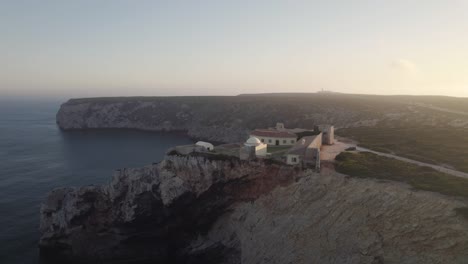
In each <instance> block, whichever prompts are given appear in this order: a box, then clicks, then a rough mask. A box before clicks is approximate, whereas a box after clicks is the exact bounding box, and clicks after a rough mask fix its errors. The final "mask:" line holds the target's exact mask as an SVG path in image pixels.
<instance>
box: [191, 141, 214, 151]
mask: <svg viewBox="0 0 468 264" xmlns="http://www.w3.org/2000/svg"><path fill="white" fill-rule="evenodd" d="M195 145H196V146H200V147H203V148H204V149H205V150H208V151H212V150H213V149H214V146H213V144H211V143H209V142H205V141H198V142H197V143H195Z"/></svg>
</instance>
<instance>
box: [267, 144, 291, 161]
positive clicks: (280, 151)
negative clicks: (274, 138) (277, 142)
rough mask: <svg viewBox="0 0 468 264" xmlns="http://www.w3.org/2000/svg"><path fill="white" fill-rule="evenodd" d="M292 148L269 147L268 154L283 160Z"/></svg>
mask: <svg viewBox="0 0 468 264" xmlns="http://www.w3.org/2000/svg"><path fill="white" fill-rule="evenodd" d="M290 148H291V146H268V147H267V152H268V153H271V157H272V158H281V157H282V156H283V155H284V154H286V152H287V151H288V150H289V149H290Z"/></svg>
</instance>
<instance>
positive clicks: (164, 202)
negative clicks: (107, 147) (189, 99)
mask: <svg viewBox="0 0 468 264" xmlns="http://www.w3.org/2000/svg"><path fill="white" fill-rule="evenodd" d="M298 176H299V175H298V173H297V170H296V169H294V168H292V167H283V166H279V165H275V164H269V165H268V164H265V163H264V162H255V161H251V162H244V161H240V160H238V159H236V158H227V157H225V156H210V155H208V156H206V155H205V156H168V157H167V159H165V160H164V161H163V162H161V163H159V164H155V165H151V166H147V167H144V168H138V169H123V170H120V171H117V172H116V173H115V175H114V177H113V179H112V181H111V182H110V183H109V184H108V185H107V186H102V187H97V186H89V187H82V188H79V189H73V188H64V189H57V190H54V191H52V192H51V193H50V194H49V195H48V197H47V199H46V201H45V202H44V203H43V204H42V206H41V223H40V231H41V233H42V236H41V239H40V242H39V246H40V249H41V255H42V256H43V257H44V258H45V259H49V260H50V259H54V260H60V261H68V262H69V261H72V260H73V261H76V262H79V263H90V262H97V261H101V262H102V261H103V262H105V261H109V262H112V261H116V260H119V261H122V262H124V261H126V260H128V261H146V260H148V261H162V262H163V263H186V262H187V261H188V260H189V259H190V256H185V255H184V254H183V253H181V252H182V251H183V248H185V247H186V246H187V245H188V243H189V242H190V241H192V240H194V239H196V237H197V236H199V235H201V234H203V233H206V232H208V230H209V229H210V227H211V225H212V223H213V222H214V221H215V220H216V219H217V218H218V217H219V216H221V215H223V214H225V213H226V212H228V211H229V210H230V209H231V206H232V205H233V204H234V203H239V202H246V201H253V200H255V199H257V198H258V197H259V196H260V195H262V194H264V193H267V192H269V191H271V190H272V189H273V188H274V187H276V186H278V185H286V184H288V183H290V182H292V181H294V180H295V179H296V177H298ZM217 250H218V251H219V252H222V251H223V250H224V251H226V252H227V251H230V250H231V249H230V248H225V247H223V248H219V247H218V248H217ZM232 250H237V249H232ZM206 263H217V262H216V261H213V262H206Z"/></svg>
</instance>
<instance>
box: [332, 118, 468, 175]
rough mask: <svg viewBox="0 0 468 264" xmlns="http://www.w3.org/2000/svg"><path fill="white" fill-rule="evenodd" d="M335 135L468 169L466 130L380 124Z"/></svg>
mask: <svg viewBox="0 0 468 264" xmlns="http://www.w3.org/2000/svg"><path fill="white" fill-rule="evenodd" d="M336 134H337V135H339V136H343V137H347V138H351V139H354V140H356V141H358V144H359V146H362V147H365V148H369V149H372V150H375V151H380V152H386V153H394V154H396V155H399V156H403V157H407V158H410V159H414V160H418V161H422V162H427V163H432V164H447V165H450V166H453V167H454V168H455V169H457V170H460V171H464V172H468V130H467V129H463V128H452V127H450V128H446V127H426V126H418V127H390V126H377V127H357V128H346V129H340V130H338V131H337V132H336Z"/></svg>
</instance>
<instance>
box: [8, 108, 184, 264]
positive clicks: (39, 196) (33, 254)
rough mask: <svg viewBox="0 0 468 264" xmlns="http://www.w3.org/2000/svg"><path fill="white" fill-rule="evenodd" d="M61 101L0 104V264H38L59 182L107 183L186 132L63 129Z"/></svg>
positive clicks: (178, 140)
mask: <svg viewBox="0 0 468 264" xmlns="http://www.w3.org/2000/svg"><path fill="white" fill-rule="evenodd" d="M59 106H60V103H59V102H44V101H42V102H0V263H2V264H7V263H38V262H39V259H38V250H37V241H38V238H39V232H38V226H39V206H40V203H41V201H42V200H43V199H44V197H45V196H46V194H47V192H48V191H50V190H51V189H53V188H56V187H61V186H82V185H89V184H103V183H107V182H108V181H110V178H111V176H112V172H113V170H114V169H116V168H123V167H138V166H143V165H146V164H150V163H152V162H156V161H160V160H161V159H162V158H163V156H164V153H165V151H166V150H167V149H168V148H169V147H171V146H174V145H178V144H189V143H190V142H191V140H190V139H188V138H187V137H185V136H183V135H177V134H168V133H166V134H164V133H148V132H137V131H116V130H103V131H87V132H79V131H73V132H62V131H60V130H59V129H58V128H57V126H56V124H55V114H56V112H57V110H58V108H59Z"/></svg>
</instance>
